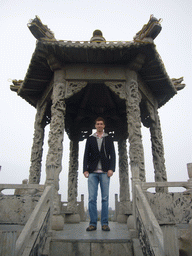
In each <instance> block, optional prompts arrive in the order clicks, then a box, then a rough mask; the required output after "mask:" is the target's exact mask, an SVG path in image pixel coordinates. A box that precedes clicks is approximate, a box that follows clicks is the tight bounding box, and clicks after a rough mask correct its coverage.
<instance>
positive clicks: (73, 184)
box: [65, 140, 80, 223]
mask: <svg viewBox="0 0 192 256" xmlns="http://www.w3.org/2000/svg"><path fill="white" fill-rule="evenodd" d="M69 157H70V159H69V174H68V204H67V211H68V212H70V214H66V215H65V222H68V223H69V222H70V223H78V222H80V215H79V214H77V176H78V172H77V171H78V157H79V142H78V140H71V141H70V156H69Z"/></svg>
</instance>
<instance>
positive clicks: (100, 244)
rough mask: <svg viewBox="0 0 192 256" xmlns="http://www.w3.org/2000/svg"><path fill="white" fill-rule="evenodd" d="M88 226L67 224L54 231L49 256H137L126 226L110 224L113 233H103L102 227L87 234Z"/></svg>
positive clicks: (115, 223)
mask: <svg viewBox="0 0 192 256" xmlns="http://www.w3.org/2000/svg"><path fill="white" fill-rule="evenodd" d="M88 225H89V224H88V222H81V223H79V224H65V225H64V230H62V231H54V232H53V233H52V238H51V242H50V248H49V255H50V256H61V255H66V256H67V255H70V256H73V255H78V256H81V255H83V256H95V255H101V256H105V255H106V256H108V255H111V256H118V255H121V256H124V255H126V256H134V255H135V254H134V248H133V240H132V239H131V236H130V233H129V231H128V228H127V225H126V224H122V223H117V222H110V224H109V226H110V229H111V231H109V232H105V231H102V229H101V227H100V226H98V227H97V230H96V231H91V232H87V231H86V228H87V227H88ZM135 256H140V255H135Z"/></svg>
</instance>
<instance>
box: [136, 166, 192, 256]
mask: <svg viewBox="0 0 192 256" xmlns="http://www.w3.org/2000/svg"><path fill="white" fill-rule="evenodd" d="M187 168H188V175H189V180H188V181H187V182H141V181H140V180H139V176H138V171H137V169H138V168H135V170H136V171H135V173H134V176H133V178H132V185H133V216H134V228H135V230H136V231H137V234H138V237H139V239H140V243H141V247H142V250H143V253H144V255H155V256H156V255H179V247H178V244H177V241H173V243H174V246H173V247H175V248H174V249H173V251H171V254H170V248H168V247H170V246H169V244H170V243H171V238H170V240H169V241H166V240H165V234H164V232H163V231H162V228H161V227H160V225H159V223H162V224H164V225H165V226H167V227H168V226H170V225H173V224H178V223H182V224H183V223H187V222H189V220H190V219H191V218H192V211H191V193H192V164H191V163H190V164H187ZM152 187H155V188H157V187H183V188H185V189H186V190H185V191H184V192H181V193H180V192H177V193H156V194H153V195H152V194H151V193H149V192H147V189H149V188H152ZM150 194H151V195H150ZM158 200H159V202H158V203H159V204H160V207H159V209H157V201H158ZM153 201H155V203H156V206H155V207H154V209H153V210H152V208H151V206H152V204H153V203H151V202H153ZM164 201H167V202H166V203H168V206H165V207H164V205H163V203H162V202H164ZM180 201H182V206H183V205H184V208H182V207H181V206H180V205H179V206H178V208H179V210H180V211H179V210H178V209H176V212H174V208H176V206H177V205H176V204H177V203H178V204H179V202H180ZM169 207H170V209H171V211H170V212H173V216H174V217H173V216H172V215H171V214H170V215H169V216H168V218H167V219H166V217H167V213H166V212H165V209H168V208H169ZM170 209H168V211H169V210H170ZM158 211H162V212H164V214H165V216H163V214H162V212H160V213H159V212H158ZM186 212H187V213H188V214H187V216H186ZM154 213H155V214H154ZM175 213H176V214H175ZM176 215H178V216H176ZM162 216H163V217H162ZM167 220H168V221H167ZM173 240H174V239H173ZM175 240H177V238H176V237H175ZM176 247H177V248H176ZM186 255H188V254H186Z"/></svg>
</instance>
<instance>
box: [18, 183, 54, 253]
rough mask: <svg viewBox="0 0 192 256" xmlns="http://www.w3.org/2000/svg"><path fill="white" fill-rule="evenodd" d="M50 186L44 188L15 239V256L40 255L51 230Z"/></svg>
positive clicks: (51, 193)
mask: <svg viewBox="0 0 192 256" xmlns="http://www.w3.org/2000/svg"><path fill="white" fill-rule="evenodd" d="M52 190H53V189H52V186H47V187H45V190H44V192H43V194H42V196H41V198H40V200H39V202H38V203H37V205H36V207H35V209H34V211H33V212H32V214H31V216H30V218H29V220H28V221H27V223H26V225H25V227H24V228H23V230H22V232H21V234H20V236H19V237H18V239H17V241H16V247H15V252H16V253H15V256H20V255H41V254H42V251H43V249H44V246H45V243H46V240H47V238H48V232H49V231H50V230H51V217H52V209H53V207H52V203H53V200H52V195H53V191H52Z"/></svg>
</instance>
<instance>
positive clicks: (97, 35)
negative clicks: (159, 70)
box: [90, 29, 106, 43]
mask: <svg viewBox="0 0 192 256" xmlns="http://www.w3.org/2000/svg"><path fill="white" fill-rule="evenodd" d="M105 41H106V40H105V38H104V37H103V33H102V32H101V30H99V29H96V30H95V31H94V32H93V36H92V37H91V39H90V42H97V43H100V42H105Z"/></svg>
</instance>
